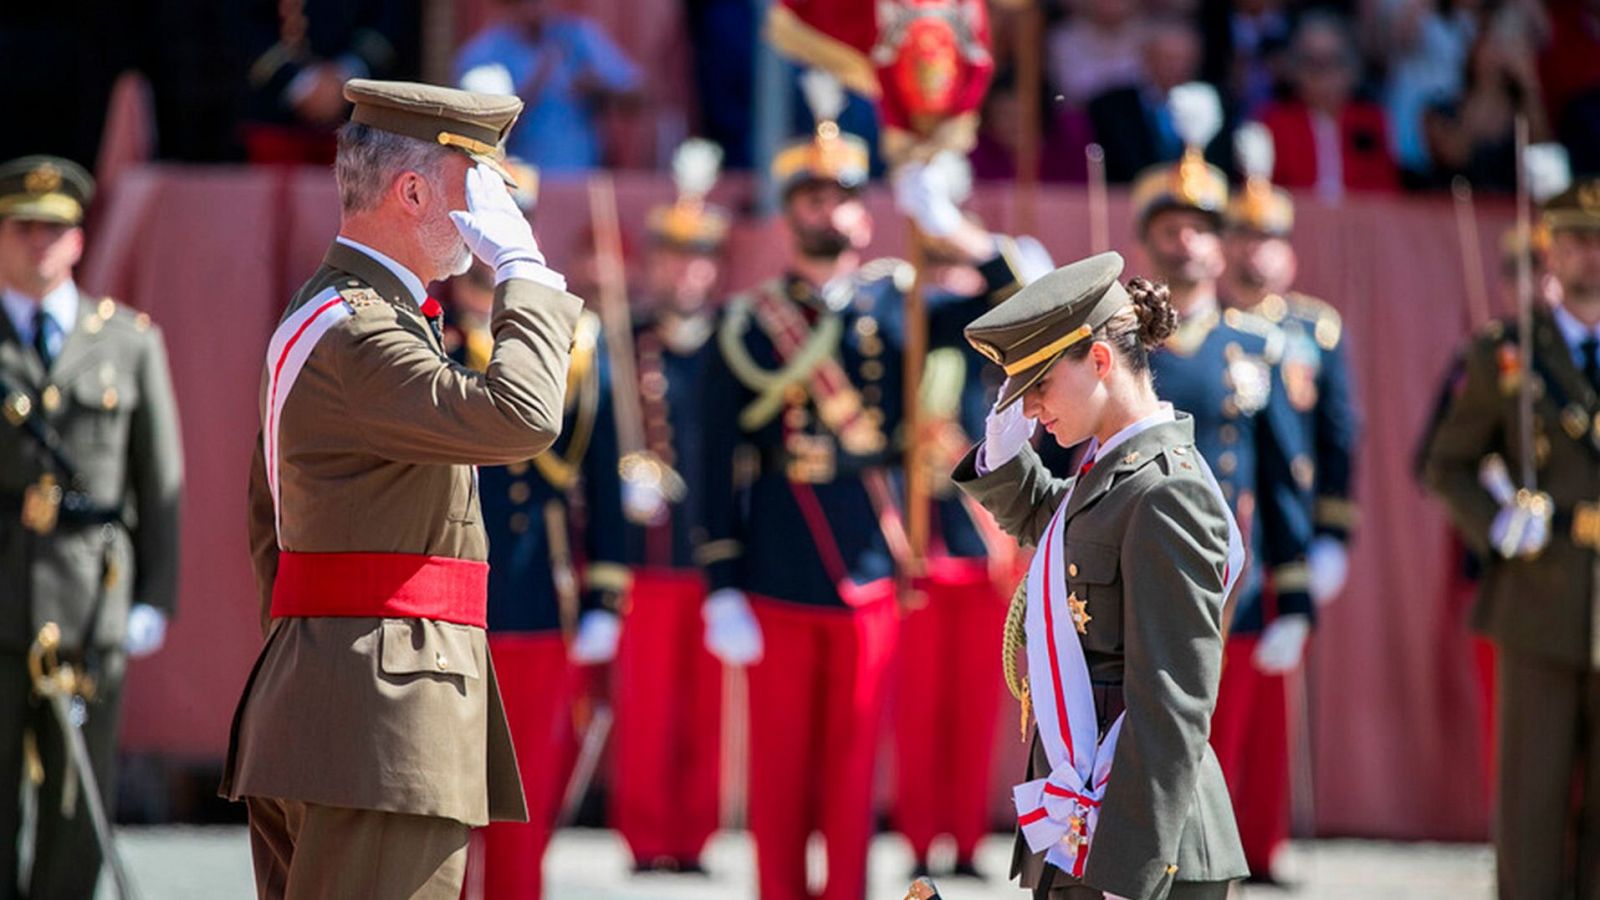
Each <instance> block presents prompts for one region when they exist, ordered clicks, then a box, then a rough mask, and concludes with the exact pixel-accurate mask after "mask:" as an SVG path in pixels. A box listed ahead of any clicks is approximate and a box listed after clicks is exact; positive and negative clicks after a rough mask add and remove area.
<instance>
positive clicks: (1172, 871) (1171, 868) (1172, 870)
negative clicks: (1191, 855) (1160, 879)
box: [1167, 864, 1178, 875]
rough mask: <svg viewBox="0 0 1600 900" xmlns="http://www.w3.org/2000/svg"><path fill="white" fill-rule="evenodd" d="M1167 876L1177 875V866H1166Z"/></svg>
mask: <svg viewBox="0 0 1600 900" xmlns="http://www.w3.org/2000/svg"><path fill="white" fill-rule="evenodd" d="M1167 874H1168V875H1176V874H1178V866H1177V864H1173V865H1170V866H1167Z"/></svg>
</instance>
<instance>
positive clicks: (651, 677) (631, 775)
mask: <svg viewBox="0 0 1600 900" xmlns="http://www.w3.org/2000/svg"><path fill="white" fill-rule="evenodd" d="M630 596H631V600H630V602H629V604H628V613H627V623H626V625H625V626H624V627H623V629H622V641H621V644H620V645H619V646H618V648H617V662H616V676H615V677H616V681H615V691H614V703H615V707H616V711H617V728H616V739H615V743H614V745H613V750H614V753H615V755H614V756H613V757H612V763H613V766H614V768H613V770H612V777H611V824H612V826H613V827H615V828H616V829H617V830H618V831H620V832H621V833H622V837H623V839H624V840H626V841H627V842H628V847H629V848H630V849H631V850H632V851H633V857H634V859H635V860H638V861H639V862H642V863H648V862H650V861H652V860H655V859H659V858H662V857H667V858H670V859H674V860H693V859H697V858H699V856H700V851H701V849H702V848H703V847H704V846H705V843H706V840H707V839H708V838H710V837H711V833H712V832H713V831H716V830H717V776H718V771H719V770H718V749H719V748H718V741H719V738H720V736H721V726H722V665H721V664H720V663H718V662H717V660H716V657H714V656H712V655H711V654H710V653H708V652H707V651H706V649H705V638H704V635H705V626H704V624H702V620H701V618H700V606H701V604H702V603H703V602H704V600H705V596H706V589H705V582H704V581H703V580H702V579H701V577H700V575H699V573H697V572H694V571H675V570H671V569H642V570H640V571H638V572H636V573H635V574H634V578H633V588H632V591H631V594H630Z"/></svg>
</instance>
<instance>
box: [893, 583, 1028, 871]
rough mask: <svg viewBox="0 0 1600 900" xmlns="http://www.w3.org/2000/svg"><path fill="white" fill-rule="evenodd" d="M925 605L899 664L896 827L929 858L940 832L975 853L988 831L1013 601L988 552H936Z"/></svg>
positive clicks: (911, 625)
mask: <svg viewBox="0 0 1600 900" xmlns="http://www.w3.org/2000/svg"><path fill="white" fill-rule="evenodd" d="M918 587H920V588H921V589H922V590H923V591H924V592H925V593H926V595H927V598H928V604H927V606H925V607H923V608H921V609H918V610H916V611H914V612H912V613H910V614H908V615H907V616H906V617H905V618H904V619H903V620H902V621H901V623H900V641H899V650H898V653H897V658H896V665H895V670H896V671H895V687H894V697H893V701H892V702H893V704H894V723H895V727H894V736H893V740H894V748H895V790H894V797H895V802H894V815H893V820H894V826H895V830H896V831H899V832H900V833H901V834H903V835H905V836H906V840H908V841H910V843H911V847H912V850H913V851H915V852H916V854H917V855H918V856H919V857H926V856H927V854H928V846H929V844H931V843H932V842H933V839H934V838H935V837H936V836H938V835H941V834H948V835H950V836H951V837H953V838H955V842H956V851H957V853H958V854H959V855H960V856H961V857H962V858H970V857H971V856H972V855H973V853H975V852H976V850H977V845H978V841H979V839H980V838H982V837H983V835H984V833H985V832H987V830H988V812H989V795H990V790H989V775H990V772H991V765H992V757H993V755H994V744H995V720H996V717H997V716H998V714H999V710H1000V690H1001V689H1000V688H999V687H998V685H1000V684H1002V683H1003V679H1002V677H1001V671H1000V654H998V653H996V652H994V648H995V647H997V646H999V642H1000V632H1001V629H1003V628H1004V627H1005V618H1006V599H1005V598H1004V597H1002V596H1001V595H1000V594H999V592H998V591H997V590H996V589H995V587H994V582H993V581H992V580H991V579H990V578H989V573H988V563H987V561H986V560H982V559H951V558H948V557H946V558H935V559H931V560H929V561H928V577H927V579H926V580H924V581H923V582H921V583H919V585H918Z"/></svg>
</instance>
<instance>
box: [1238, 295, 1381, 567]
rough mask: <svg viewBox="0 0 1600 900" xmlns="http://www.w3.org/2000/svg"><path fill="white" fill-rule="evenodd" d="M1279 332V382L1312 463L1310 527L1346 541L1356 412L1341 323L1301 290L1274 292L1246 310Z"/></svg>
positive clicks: (1352, 515)
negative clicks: (1249, 310) (1280, 366)
mask: <svg viewBox="0 0 1600 900" xmlns="http://www.w3.org/2000/svg"><path fill="white" fill-rule="evenodd" d="M1251 312H1252V313H1254V314H1255V315H1257V316H1260V317H1261V318H1263V319H1266V320H1267V321H1268V322H1271V323H1273V324H1274V325H1277V326H1278V327H1279V328H1280V329H1281V330H1282V331H1283V338H1284V342H1283V362H1282V367H1283V385H1284V393H1285V394H1286V395H1287V396H1288V398H1289V405H1290V406H1291V407H1293V408H1294V411H1295V413H1296V414H1297V415H1298V416H1299V417H1300V422H1301V426H1302V428H1303V429H1304V431H1305V436H1306V446H1307V447H1309V448H1310V453H1311V459H1312V462H1313V463H1314V464H1315V466H1316V476H1315V478H1314V481H1315V487H1314V489H1313V496H1314V503H1315V506H1314V511H1313V525H1314V528H1315V531H1316V533H1317V534H1318V535H1330V536H1332V537H1335V538H1337V539H1339V540H1341V541H1347V540H1349V537H1350V530H1351V529H1352V528H1353V527H1354V526H1355V523H1356V505H1355V468H1356V466H1355V460H1356V448H1357V445H1358V444H1359V442H1360V438H1361V414H1360V411H1359V410H1358V409H1357V407H1356V398H1355V394H1354V392H1353V391H1352V389H1351V385H1350V358H1349V353H1348V352H1347V350H1346V346H1345V340H1344V324H1343V322H1342V321H1341V319H1340V317H1339V313H1338V311H1337V310H1335V309H1334V308H1333V307H1332V306H1329V305H1328V304H1327V303H1325V302H1323V301H1321V300H1318V299H1316V298H1315V297H1308V296H1306V295H1305V294H1297V293H1291V294H1288V295H1287V296H1282V297H1280V296H1278V295H1276V294H1274V295H1272V296H1269V297H1267V299H1265V300H1263V301H1262V302H1261V303H1259V304H1257V305H1256V307H1255V308H1254V309H1252V310H1251Z"/></svg>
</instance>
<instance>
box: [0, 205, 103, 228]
mask: <svg viewBox="0 0 1600 900" xmlns="http://www.w3.org/2000/svg"><path fill="white" fill-rule="evenodd" d="M63 206H64V204H61V203H50V202H44V203H39V202H23V203H18V204H15V205H5V206H0V219H16V220H18V221H21V222H49V223H51V224H54V225H81V224H83V214H82V213H81V212H79V213H77V214H76V215H74V214H72V213H69V212H68V211H67V210H65V209H63V208H62V207H63Z"/></svg>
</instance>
